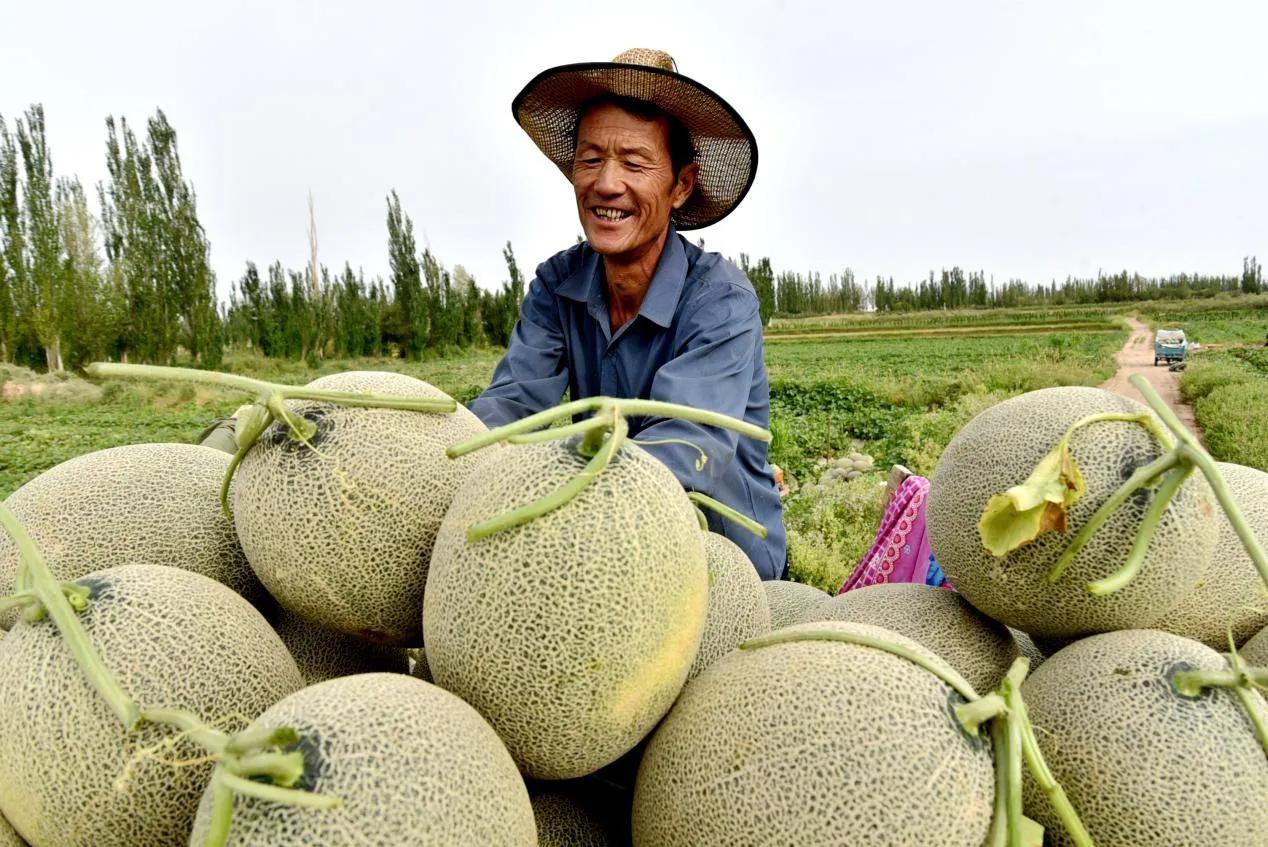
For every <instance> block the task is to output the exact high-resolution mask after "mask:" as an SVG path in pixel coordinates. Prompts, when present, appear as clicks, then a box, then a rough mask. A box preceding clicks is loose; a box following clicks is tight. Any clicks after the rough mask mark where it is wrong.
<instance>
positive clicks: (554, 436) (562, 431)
mask: <svg viewBox="0 0 1268 847" xmlns="http://www.w3.org/2000/svg"><path fill="white" fill-rule="evenodd" d="M607 426H608V422H607V421H605V420H601V419H599V418H587V419H586V420H584V421H581V422H579V423H574V424H568V425H567V426H555V427H551V428H550V429H542V430H538V431H537V432H526V433H524V434H523V435H512V436H511V437H510V438H508V439H506V441H507V443H508V444H540V443H542V442H543V441H558V440H560V439H563V438H571V437H573V436H574V435H585V434H587V433H588V432H590V430H592V429H606V428H607Z"/></svg>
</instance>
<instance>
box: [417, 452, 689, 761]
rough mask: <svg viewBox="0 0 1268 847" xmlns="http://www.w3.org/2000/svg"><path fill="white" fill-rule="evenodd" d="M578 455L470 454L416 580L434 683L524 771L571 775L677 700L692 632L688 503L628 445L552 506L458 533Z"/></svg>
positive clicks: (642, 730)
mask: <svg viewBox="0 0 1268 847" xmlns="http://www.w3.org/2000/svg"><path fill="white" fill-rule="evenodd" d="M477 455H479V454H477ZM587 461H588V460H587V459H585V458H584V457H582V456H581V455H580V454H579V453H578V452H577V451H576V449H575V439H573V440H569V441H553V442H544V443H537V444H525V445H519V446H511V447H507V448H505V449H504V450H501V451H499V453H497V454H492V455H487V456H484V457H482V459H481V462H480V464H479V466H478V467H477V468H476V469H475V470H474V471H473V472H472V474H471V475H470V477H469V478H468V479H467V480H466V481H465V482H464V483H463V484H462V485H461V487H460V488H459V490H458V492H457V493H456V495H455V497H454V500H453V505H452V506H451V507H450V509H449V512H448V514H446V515H445V520H444V522H443V524H442V525H441V527H440V534H439V535H438V536H437V538H436V547H435V550H434V552H433V555H432V562H431V570H430V572H429V574H428V578H427V593H426V598H425V603H424V610H423V631H424V641H425V643H426V645H427V661H428V664H429V665H430V666H431V672H432V674H433V676H434V677H435V679H436V682H437V684H439V685H440V686H441V687H443V688H445V689H448V690H449V691H452V692H454V693H455V694H457V695H458V696H459V697H462V698H463V699H464V700H466V701H467V702H468V703H470V704H471V705H473V706H474V707H475V708H476V709H477V710H478V711H479V712H480V714H482V715H484V716H485V717H486V718H487V719H488V720H489V722H490V723H492V724H493V727H494V728H495V729H496V730H497V731H498V734H499V735H500V736H501V737H502V739H503V740H504V741H505V742H506V745H507V747H508V748H509V749H510V751H511V755H512V756H513V757H514V758H515V760H516V762H517V763H518V764H519V766H520V768H521V769H522V770H523V771H524V772H525V773H526V774H527V775H529V776H531V777H534V778H537V779H569V778H572V777H578V776H584V775H586V774H588V773H592V772H594V771H595V770H597V769H598V768H600V767H602V766H603V765H606V764H608V763H609V762H611V761H613V760H615V759H616V758H617V757H618V756H620V755H621V754H622V753H624V752H625V751H627V750H629V749H630V748H631V747H633V746H634V745H635V744H636V743H638V741H639V740H640V739H641V738H642V737H643V736H644V735H646V734H647V733H648V732H649V731H650V730H651V729H652V727H653V726H655V725H656V722H657V721H658V720H660V718H661V717H662V716H663V715H664V714H665V712H666V711H668V710H669V707H670V705H671V704H672V703H673V701H674V698H675V697H676V696H677V695H678V691H679V690H680V689H681V688H682V685H683V682H684V681H685V680H686V677H687V672H688V670H689V669H690V668H691V663H692V661H693V660H694V659H695V656H696V651H697V649H698V647H699V644H700V637H701V633H702V632H703V630H704V622H705V615H706V610H707V602H708V591H709V580H708V574H707V571H706V567H705V555H704V544H703V541H702V540H701V533H700V528H699V523H698V522H697V519H696V514H695V509H694V507H693V506H692V504H691V501H690V500H688V499H687V495H686V494H685V493H684V492H683V490H682V487H681V485H680V484H679V483H678V481H677V480H676V479H675V477H674V475H673V474H672V473H671V472H670V471H669V469H668V468H666V467H665V465H663V464H661V463H660V462H659V461H657V460H656V459H654V458H653V457H652V456H651V455H649V454H648V453H647V452H646V451H644V450H643V449H642V448H640V447H638V446H637V445H635V444H632V443H630V442H626V443H625V445H624V446H622V447H621V449H620V450H618V451H617V453H616V455H615V457H614V458H613V459H612V462H611V464H610V465H609V466H608V467H607V469H606V470H604V471H603V472H602V473H601V474H599V475H598V476H597V477H596V478H595V479H594V481H593V482H592V483H590V485H589V486H587V487H586V488H584V489H583V490H582V491H581V492H580V493H579V494H578V495H577V496H576V497H575V498H574V499H572V500H571V501H569V502H568V503H566V504H565V505H563V506H561V507H560V508H558V509H555V510H553V511H551V512H548V513H546V514H544V515H542V516H540V517H538V518H535V519H533V520H531V521H529V522H527V523H525V524H522V525H520V526H517V527H514V528H512V529H507V530H504V531H502V532H498V533H496V534H494V535H492V536H489V537H488V538H485V539H483V540H480V541H475V542H470V541H468V540H467V530H468V528H470V527H472V526H474V525H476V524H478V523H480V522H483V521H485V520H488V519H491V518H493V517H496V516H499V515H502V514H504V513H506V512H507V511H509V510H511V509H512V508H513V507H516V506H519V505H522V504H525V503H529V502H532V501H535V500H536V499H537V498H539V497H541V496H542V495H544V494H547V493H549V492H551V491H554V490H556V489H558V488H559V486H561V485H563V484H564V483H566V482H568V481H570V480H571V479H573V478H574V477H575V476H576V475H577V474H578V473H579V472H581V471H582V470H583V468H584V467H585V465H586V463H587Z"/></svg>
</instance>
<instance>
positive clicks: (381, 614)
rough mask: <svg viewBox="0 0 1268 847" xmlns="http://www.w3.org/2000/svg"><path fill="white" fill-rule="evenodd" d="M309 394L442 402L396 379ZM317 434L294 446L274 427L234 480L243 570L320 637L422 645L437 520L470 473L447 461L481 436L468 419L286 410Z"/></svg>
mask: <svg viewBox="0 0 1268 847" xmlns="http://www.w3.org/2000/svg"><path fill="white" fill-rule="evenodd" d="M309 387H311V388H318V389H325V390H330V391H356V392H368V393H374V394H380V395H387V396H393V397H430V398H439V399H446V398H447V397H448V395H446V394H445V393H444V392H442V391H440V390H439V389H437V388H433V387H432V386H431V385H428V384H427V383H425V382H423V381H422V380H418V379H414V378H413V377H409V376H405V375H404V374H396V373H380V372H374V371H352V372H348V373H341V374H334V375H331V376H324V377H321V378H320V379H317V380H314V381H313V382H311V383H309ZM289 407H290V408H291V409H292V410H293V411H295V412H296V413H297V414H299V415H302V416H303V417H304V418H306V419H308V420H309V421H311V422H313V423H314V424H316V427H317V432H316V434H315V435H314V436H313V437H312V438H311V439H310V443H311V445H312V446H309V445H307V444H304V443H302V442H301V441H299V440H297V439H296V438H294V437H293V436H292V433H291V432H290V431H289V430H287V429H284V428H282V427H281V425H280V424H274V425H273V426H271V427H270V428H269V429H268V430H266V431H265V433H264V434H263V435H262V436H261V438H260V440H259V441H258V442H257V443H256V444H255V446H254V447H253V448H252V449H251V451H250V452H249V453H247V456H246V458H245V459H244V460H243V461H242V464H241V466H240V468H239V469H238V472H237V477H236V482H235V486H234V488H235V493H234V498H233V519H234V526H235V527H236V528H237V531H238V536H239V538H241V540H242V547H243V549H244V550H245V551H246V554H247V558H248V559H249V560H250V562H251V567H252V568H253V569H254V570H255V572H256V574H257V575H258V576H259V577H260V580H261V581H262V582H263V583H264V584H265V586H267V587H268V589H269V592H270V593H272V594H273V596H274V597H276V598H277V599H278V602H280V603H281V604H282V605H283V606H285V607H286V608H287V609H290V610H291V611H292V612H295V613H296V614H298V615H301V616H302V617H304V618H307V619H308V620H310V621H312V622H314V623H317V624H320V625H321V626H324V627H326V628H327V629H331V630H335V631H337V632H344V633H347V634H349V635H355V636H358V637H361V638H365V639H367V640H370V641H375V642H379V643H382V644H392V645H398V646H407V645H412V644H413V645H416V644H419V643H421V642H420V610H421V609H422V602H423V586H424V584H425V582H426V579H427V564H428V561H429V559H430V556H431V548H432V544H433V542H434V541H435V538H436V530H437V528H438V527H439V526H440V520H441V518H442V517H443V516H444V514H445V510H446V509H447V508H448V507H449V501H450V499H451V498H452V497H453V494H454V491H455V490H456V489H457V487H458V485H459V483H460V481H461V480H462V479H463V478H464V477H465V476H466V474H467V472H468V470H469V469H470V467H471V465H472V464H473V460H472V459H469V458H465V459H458V460H451V459H449V458H447V457H446V456H445V448H446V447H447V446H449V445H450V444H453V443H455V442H458V441H461V440H464V439H466V438H470V437H472V436H474V435H477V434H479V433H481V432H484V431H485V427H484V425H483V424H482V423H480V421H479V419H477V418H476V417H475V415H473V414H471V413H470V412H468V411H467V410H466V409H464V408H462V407H459V408H458V410H457V411H456V412H454V413H452V414H433V413H425V412H413V411H403V410H397V409H367V408H355V407H351V406H337V405H333V404H331V403H326V402H309V401H303V402H300V401H289Z"/></svg>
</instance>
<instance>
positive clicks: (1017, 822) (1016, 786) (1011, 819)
mask: <svg viewBox="0 0 1268 847" xmlns="http://www.w3.org/2000/svg"><path fill="white" fill-rule="evenodd" d="M1009 688H1011V686H1007V685H1006V686H1005V689H1006V690H1007V689H1009ZM1003 734H1004V736H1005V737H1006V738H1007V739H1008V749H1007V755H1006V757H1005V760H1006V761H1007V763H1008V805H1007V809H1008V844H1009V847H1025V845H1024V844H1023V843H1022V835H1023V830H1022V819H1023V817H1024V816H1025V812H1024V810H1023V808H1022V802H1021V781H1022V774H1021V762H1022V752H1021V725H1020V724H1019V723H1018V722H1017V713H1016V712H1014V711H1013V710H1011V709H1010V710H1008V711H1007V712H1005V713H1004V733H1003ZM996 755H999V754H998V753H996Z"/></svg>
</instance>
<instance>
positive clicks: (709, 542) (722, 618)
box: [687, 532, 771, 679]
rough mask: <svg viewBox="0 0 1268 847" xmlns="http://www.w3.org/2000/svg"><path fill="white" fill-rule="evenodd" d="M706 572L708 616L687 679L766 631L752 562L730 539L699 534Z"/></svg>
mask: <svg viewBox="0 0 1268 847" xmlns="http://www.w3.org/2000/svg"><path fill="white" fill-rule="evenodd" d="M703 538H704V553H705V560H706V562H707V567H708V569H709V613H708V615H707V617H706V618H705V622H704V635H703V636H702V637H701V639H700V650H699V651H698V652H697V653H696V660H695V661H694V662H692V664H691V672H690V673H689V674H688V675H687V678H688V679H692V678H694V677H696V676H699V674H700V672H701V671H703V670H704V669H705V668H707V667H708V666H709V665H711V664H713V663H714V661H716V660H717V659H718V658H720V657H722V656H724V655H726V654H727V653H729V652H731V651H732V650H734V649H735V648H736V647H738V646H739V645H740V643H741V642H744V641H747V640H749V639H750V638H753V637H754V636H758V635H761V634H762V633H764V632H769V631H770V629H771V625H770V606H769V605H768V604H767V602H766V592H765V591H764V590H763V589H762V580H761V578H759V577H758V575H757V571H756V570H755V569H754V568H753V563H752V562H751V561H749V558H748V556H746V555H744V551H743V550H741V549H740V548H739V546H738V545H736V543H735V542H734V541H732V540H731V539H729V538H727V537H726V536H724V535H718V534H717V533H716V532H706V533H703Z"/></svg>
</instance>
